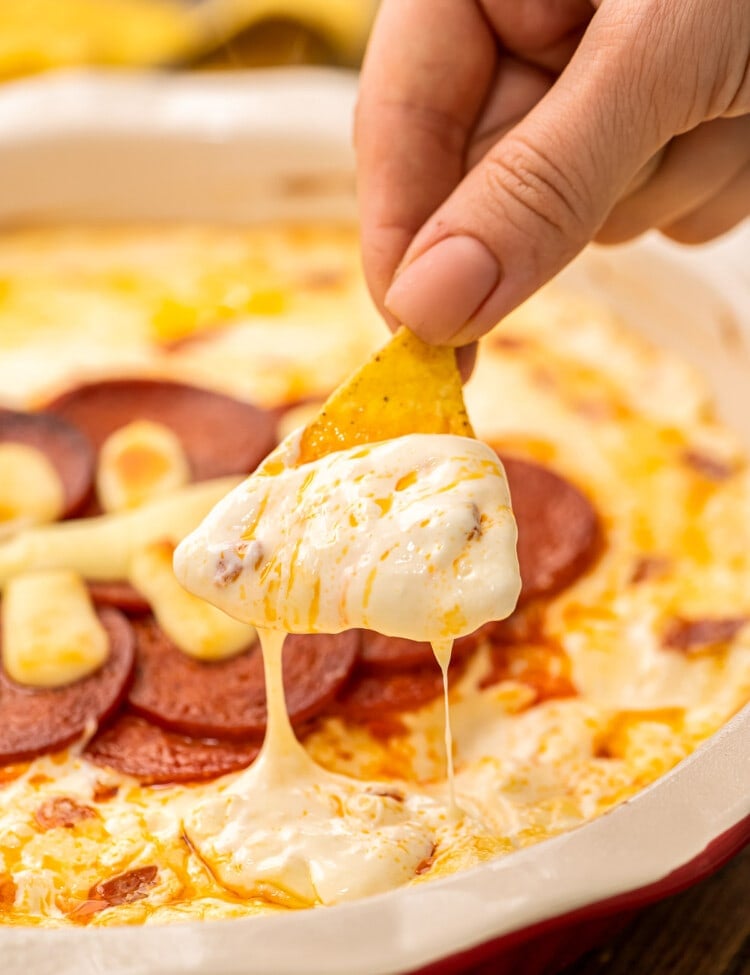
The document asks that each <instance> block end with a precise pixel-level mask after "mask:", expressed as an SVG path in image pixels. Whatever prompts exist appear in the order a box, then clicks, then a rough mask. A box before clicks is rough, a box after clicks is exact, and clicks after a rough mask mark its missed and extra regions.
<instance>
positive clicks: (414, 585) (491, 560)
mask: <svg viewBox="0 0 750 975" xmlns="http://www.w3.org/2000/svg"><path fill="white" fill-rule="evenodd" d="M296 444H297V438H296V437H293V438H290V439H289V440H288V441H286V442H285V444H282V447H281V448H280V449H279V451H277V453H276V455H275V456H274V460H273V462H272V463H267V464H266V465H264V468H263V469H261V471H260V472H259V473H258V474H256V475H253V476H252V477H250V478H248V479H247V480H246V481H245V482H244V483H243V484H241V485H240V486H239V487H238V488H236V489H235V490H234V491H233V492H232V493H231V494H230V495H229V496H228V497H227V498H225V499H224V500H223V501H222V502H220V503H219V504H218V505H217V506H216V508H214V510H213V511H212V512H211V514H210V515H209V516H208V517H207V518H206V519H205V521H204V522H203V523H202V524H201V525H200V527H199V528H198V529H196V531H195V532H193V533H192V534H191V535H189V536H188V537H187V538H186V539H185V540H184V541H183V542H182V543H181V544H180V545H179V546H178V548H177V551H176V553H175V571H176V574H177V577H178V579H179V580H180V581H181V582H182V584H183V585H184V586H185V587H186V588H187V589H189V590H190V591H191V592H194V593H195V594H196V595H198V596H201V597H202V598H204V599H206V600H208V601H209V602H211V603H214V605H216V606H218V607H219V608H220V609H223V610H224V611H225V612H227V613H229V614H230V615H231V616H235V617H237V619H240V620H242V621H243V622H246V623H252V624H254V625H255V626H259V627H271V628H278V629H283V630H285V631H286V632H290V633H338V632H340V631H341V630H345V629H350V628H352V627H365V628H368V629H373V630H377V631H378V632H380V633H385V634H387V635H388V636H400V637H407V638H409V639H413V640H429V641H438V640H444V639H446V638H448V639H452V638H456V637H459V636H463V635H464V634H467V633H471V632H473V631H474V630H476V629H477V628H478V627H479V626H481V625H482V624H483V623H486V622H487V621H488V620H495V619H503V618H504V617H506V616H507V615H508V614H509V613H510V612H511V611H512V610H513V607H514V606H515V603H516V600H517V598H518V593H519V590H520V577H519V571H518V562H517V559H516V553H515V545H516V525H515V521H514V519H513V514H512V512H511V509H510V498H509V494H508V486H507V483H506V480H505V474H504V471H503V468H502V465H501V464H500V461H499V460H498V458H497V456H496V455H495V453H494V452H493V451H492V450H491V449H490V448H489V447H487V446H486V445H484V444H482V443H480V442H478V441H476V440H470V439H468V438H465V437H455V436H445V435H429V434H418V435H416V434H415V435H412V436H406V437H399V438H397V439H395V440H390V441H385V442H383V443H377V444H373V445H371V446H360V447H355V448H352V449H350V450H345V451H340V452H337V453H334V454H330V455H329V456H327V457H323V458H322V459H321V460H318V461H316V462H314V463H308V464H302V465H300V466H299V467H291V466H286V464H285V461H287V462H288V461H290V460H291V461H293V458H294V453H295V450H296ZM265 471H269V472H273V473H272V474H270V475H267V474H266V473H265ZM276 471H278V473H277V472H276Z"/></svg>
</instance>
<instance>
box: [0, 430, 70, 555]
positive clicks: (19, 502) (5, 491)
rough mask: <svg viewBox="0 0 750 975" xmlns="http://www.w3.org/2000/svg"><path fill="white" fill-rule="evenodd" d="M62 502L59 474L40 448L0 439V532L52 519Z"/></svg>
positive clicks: (59, 512)
mask: <svg viewBox="0 0 750 975" xmlns="http://www.w3.org/2000/svg"><path fill="white" fill-rule="evenodd" d="M64 506H65V491H64V489H63V485H62V481H61V480H60V475H59V474H58V473H57V470H56V469H55V467H54V466H53V465H52V463H51V462H50V461H49V460H48V458H47V457H46V455H45V454H44V453H42V451H41V450H37V449H36V448H35V447H30V446H29V445H28V444H23V443H0V536H2V535H5V534H9V533H10V532H12V531H16V530H18V529H20V528H23V527H25V526H28V525H37V524H42V523H44V522H48V521H55V520H56V519H57V518H59V517H60V515H61V514H62V512H63V508H64Z"/></svg>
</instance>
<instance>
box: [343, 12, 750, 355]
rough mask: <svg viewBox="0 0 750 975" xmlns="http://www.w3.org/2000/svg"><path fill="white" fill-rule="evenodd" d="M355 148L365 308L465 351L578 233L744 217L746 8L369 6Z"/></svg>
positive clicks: (687, 237)
mask: <svg viewBox="0 0 750 975" xmlns="http://www.w3.org/2000/svg"><path fill="white" fill-rule="evenodd" d="M594 6H598V7H599V9H598V10H597V11H596V12H594ZM355 141H356V148H357V159H358V184H359V186H358V189H359V197H360V211H361V221H362V248H363V258H364V266H365V273H366V276H367V280H368V284H369V286H370V290H371V291H372V294H373V297H374V298H375V301H376V302H377V304H378V305H379V307H380V308H381V310H382V311H383V312H384V314H386V318H387V319H388V320H389V322H390V323H391V324H395V323H396V322H397V321H398V322H403V323H404V324H406V325H407V326H408V327H409V328H411V329H412V330H413V331H415V332H416V333H417V334H419V335H420V336H422V337H423V338H425V339H426V340H428V341H431V342H436V343H437V342H440V343H447V344H451V345H457V346H458V345H465V344H468V343H470V342H473V341H474V340H475V339H477V338H478V337H479V336H481V335H482V334H484V333H485V332H486V331H488V330H489V329H490V328H492V326H493V325H495V324H496V323H497V322H498V321H499V320H500V319H501V318H502V317H503V316H504V315H506V314H507V313H508V312H509V311H511V310H512V309H513V308H514V307H515V306H516V305H518V304H519V303H520V302H521V301H523V300H524V299H525V298H526V297H528V296H529V295H530V294H531V293H532V292H534V291H535V290H536V289H537V288H538V287H540V286H541V285H542V284H544V282H545V281H547V280H548V279H549V278H551V277H552V276H553V275H554V274H555V273H556V272H557V271H559V270H560V269H561V268H562V267H563V266H564V265H565V264H566V263H567V262H568V261H570V260H571V259H572V258H573V257H574V256H575V255H576V254H577V253H578V252H579V251H580V250H581V249H582V248H583V247H584V246H585V244H586V243H587V242H588V241H589V240H591V239H592V238H596V239H598V240H600V241H603V242H616V241H621V240H626V239H628V238H630V237H633V236H636V235H638V234H640V233H642V232H643V231H645V230H646V229H648V228H649V227H658V228H660V229H661V230H662V231H663V232H664V233H665V234H667V235H668V236H670V237H673V238H675V239H676V240H681V241H685V242H698V241H702V240H705V239H708V238H710V237H713V236H716V235H718V234H720V233H723V232H724V231H726V230H728V229H729V228H730V227H732V226H733V225H734V224H735V223H736V222H738V221H739V220H740V219H742V218H743V217H744V216H746V215H747V214H748V213H750V0H602V2H600V3H592V2H589V0H383V4H382V7H381V11H380V14H379V16H378V20H377V23H376V25H375V28H374V32H373V36H372V38H371V41H370V47H369V50H368V54H367V57H366V59H365V65H364V67H363V72H362V82H361V91H360V99H359V105H358V108H357V120H356V140H355ZM394 273H395V280H394Z"/></svg>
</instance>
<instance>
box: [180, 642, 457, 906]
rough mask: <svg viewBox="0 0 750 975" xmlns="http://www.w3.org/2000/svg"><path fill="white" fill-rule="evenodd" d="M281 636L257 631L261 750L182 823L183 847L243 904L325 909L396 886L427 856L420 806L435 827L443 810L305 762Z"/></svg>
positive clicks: (427, 832)
mask: <svg viewBox="0 0 750 975" xmlns="http://www.w3.org/2000/svg"><path fill="white" fill-rule="evenodd" d="M284 636H285V634H284V633H281V632H278V631H273V632H271V631H266V632H263V631H261V632H260V637H261V641H262V646H263V659H264V662H265V672H266V688H267V696H268V714H269V719H268V730H267V732H266V739H265V742H264V744H263V750H262V752H261V754H260V756H259V757H258V759H257V760H256V762H255V764H254V765H253V766H252V767H251V768H250V769H248V771H247V772H244V773H243V774H242V775H240V776H239V777H238V778H237V779H236V780H235V781H234V782H233V783H232V784H231V785H230V786H229V787H228V788H226V789H224V790H222V791H220V792H218V794H217V795H215V796H211V797H210V798H207V799H205V800H204V801H203V802H202V803H200V804H199V805H198V806H197V807H196V809H195V810H194V811H192V812H191V813H190V814H189V815H188V816H187V818H186V820H185V830H186V833H187V835H188V837H189V839H190V842H191V843H192V845H193V847H194V848H195V849H196V851H197V852H198V854H199V855H200V856H201V858H202V859H203V860H205V861H206V862H207V863H208V864H209V865H210V867H211V870H212V872H213V873H214V875H215V876H216V877H217V879H218V880H219V881H220V882H221V883H222V884H223V885H224V886H226V887H227V888H229V890H232V891H234V892H235V893H238V894H241V895H242V896H245V897H252V896H258V895H261V894H262V895H263V896H265V897H267V898H270V899H277V900H283V899H284V898H290V899H291V900H292V901H293V902H299V903H302V904H305V905H311V904H315V903H323V904H333V903H337V902H340V901H344V900H351V899H353V898H357V897H363V896H366V895H368V894H376V893H380V892H381V891H385V890H391V889H392V888H394V887H398V886H400V885H401V884H404V883H406V882H407V881H409V880H411V879H412V877H414V875H415V873H416V872H417V869H418V867H419V865H420V864H421V863H422V862H424V861H425V860H427V859H428V858H429V857H430V855H431V853H432V851H433V847H434V841H433V831H432V829H430V827H429V825H428V823H427V822H425V821H424V818H425V817H424V811H425V807H427V808H428V809H429V811H430V812H431V813H432V817H431V818H432V819H437V818H440V817H442V818H445V816H446V810H445V807H444V806H442V804H441V803H439V802H435V801H432V800H430V799H427V798H425V797H421V796H418V795H414V796H410V797H406V796H404V797H403V799H402V798H394V795H393V794H386V793H387V791H388V790H384V789H383V787H382V786H381V787H380V788H378V786H377V785H376V784H370V785H368V784H367V783H363V782H358V781H356V780H354V779H347V778H345V777H344V776H341V775H333V774H331V773H330V772H326V771H325V770H324V769H322V768H320V766H318V765H316V764H315V763H314V762H313V761H312V759H311V758H310V757H309V756H308V754H307V752H306V751H305V750H304V748H302V746H301V745H300V744H299V743H298V741H297V739H296V738H295V737H294V732H293V731H292V728H291V725H290V724H289V720H288V718H287V713H286V708H285V705H284V689H283V684H282V680H281V648H282V645H283V642H284ZM396 795H397V794H396ZM428 818H430V817H428Z"/></svg>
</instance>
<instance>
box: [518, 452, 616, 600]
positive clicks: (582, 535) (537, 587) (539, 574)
mask: <svg viewBox="0 0 750 975" xmlns="http://www.w3.org/2000/svg"><path fill="white" fill-rule="evenodd" d="M499 456H500V459H501V460H502V462H503V466H504V467H505V473H506V474H507V475H508V484H509V485H510V493H511V498H512V500H513V512H514V514H515V516H516V522H517V524H518V562H519V564H520V567H521V580H522V582H523V588H522V591H521V598H522V599H531V598H532V597H534V596H543V595H545V596H549V595H552V594H553V593H557V592H559V591H560V590H561V589H564V588H565V587H566V586H569V585H570V584H571V583H572V582H573V581H574V580H575V579H577V578H578V576H580V575H581V574H582V573H583V572H585V570H586V569H587V568H588V567H589V566H590V565H591V563H592V562H593V560H594V558H595V557H596V555H597V554H598V549H599V539H600V531H599V520H598V518H597V515H596V512H595V511H594V508H593V506H592V504H591V502H590V501H589V500H588V498H586V496H585V495H584V494H582V493H581V491H579V490H578V488H577V487H574V486H573V485H572V484H570V483H569V482H568V481H566V480H565V479H564V478H562V477H560V475H559V474H555V473H554V472H553V471H551V470H549V469H548V468H546V467H542V466H541V465H540V464H535V463H533V462H531V461H527V460H520V459H519V458H517V457H508V456H506V455H505V454H503V453H502V452H500V453H499Z"/></svg>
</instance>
